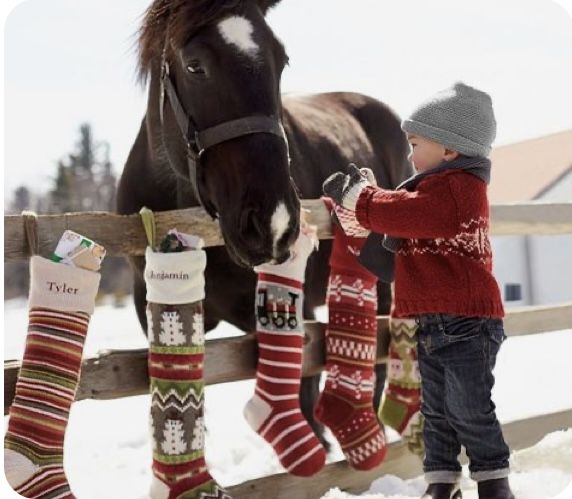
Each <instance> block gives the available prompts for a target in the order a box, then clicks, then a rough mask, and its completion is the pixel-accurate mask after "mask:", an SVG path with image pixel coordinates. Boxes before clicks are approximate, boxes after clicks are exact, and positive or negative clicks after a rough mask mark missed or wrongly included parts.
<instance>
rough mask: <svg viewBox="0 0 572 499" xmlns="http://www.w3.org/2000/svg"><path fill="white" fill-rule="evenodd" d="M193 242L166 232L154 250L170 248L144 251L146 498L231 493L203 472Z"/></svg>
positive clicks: (221, 497) (200, 270)
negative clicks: (149, 462) (149, 479)
mask: <svg viewBox="0 0 572 499" xmlns="http://www.w3.org/2000/svg"><path fill="white" fill-rule="evenodd" d="M197 243H198V240H197V239H196V238H189V237H188V236H185V235H182V234H179V233H177V232H175V231H172V232H170V233H169V235H168V236H167V238H166V239H165V240H164V241H163V243H162V244H161V249H162V250H163V251H175V252H167V253H163V252H154V251H153V250H152V249H151V248H150V247H148V248H147V251H146V254H145V258H146V267H145V282H146V284H147V302H148V304H147V332H148V337H149V379H150V385H151V396H152V402H151V417H150V425H151V438H152V446H153V483H152V485H151V494H150V495H151V498H152V499H176V498H183V497H184V498H185V499H211V498H213V499H214V498H217V499H230V496H229V495H228V494H227V493H226V492H225V491H224V490H223V489H222V488H221V487H220V486H219V485H218V484H217V483H216V482H215V481H214V479H213V478H212V476H211V475H210V473H209V472H208V469H207V464H206V461H205V455H204V444H205V438H204V435H205V422H204V394H205V381H204V357H205V339H204V336H205V333H204V316H203V306H202V300H203V299H204V296H205V292H204V270H205V266H206V254H205V252H204V251H203V250H201V249H198V247H197ZM185 244H191V245H193V246H194V247H195V249H191V248H189V247H185Z"/></svg>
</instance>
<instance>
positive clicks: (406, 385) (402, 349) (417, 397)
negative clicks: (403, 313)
mask: <svg viewBox="0 0 572 499" xmlns="http://www.w3.org/2000/svg"><path fill="white" fill-rule="evenodd" d="M416 330H417V325H416V324H415V321H414V320H413V319H399V318H396V317H393V316H392V317H390V321H389V333H390V339H389V354H388V364H387V381H386V384H385V388H384V392H383V397H382V399H381V403H380V405H379V409H378V416H379V419H380V420H381V421H382V422H383V423H384V424H386V425H388V426H391V427H392V428H393V429H394V430H396V431H397V432H399V433H400V434H401V437H402V438H403V440H404V441H405V442H406V443H407V446H408V448H409V450H410V451H411V452H413V453H414V454H417V455H419V456H422V455H423V453H424V446H423V416H422V415H421V377H420V374H419V364H418V363H417V340H416V339H415V332H416Z"/></svg>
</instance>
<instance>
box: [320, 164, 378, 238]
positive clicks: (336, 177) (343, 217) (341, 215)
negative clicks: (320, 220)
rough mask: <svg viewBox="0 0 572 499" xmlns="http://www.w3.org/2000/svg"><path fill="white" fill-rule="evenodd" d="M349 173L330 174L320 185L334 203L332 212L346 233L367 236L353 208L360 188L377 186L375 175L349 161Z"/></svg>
mask: <svg viewBox="0 0 572 499" xmlns="http://www.w3.org/2000/svg"><path fill="white" fill-rule="evenodd" d="M348 171H349V174H344V173H342V172H337V173H334V174H333V175H330V176H329V177H328V178H327V179H326V180H325V182H324V183H323V185H322V189H323V191H324V194H325V195H326V196H329V197H330V198H331V199H332V200H333V201H334V203H335V206H334V210H333V211H334V213H335V215H336V218H337V219H338V221H339V223H340V225H341V226H342V229H343V230H344V232H345V233H346V235H348V236H350V237H367V236H368V235H369V232H370V231H369V230H368V229H365V228H364V227H362V226H361V225H360V224H359V222H358V221H357V219H356V215H355V208H356V203H357V200H358V198H359V196H360V194H361V192H362V190H363V189H364V188H365V187H367V186H369V185H373V186H377V182H376V180H375V176H374V174H373V172H372V171H371V170H370V169H369V168H361V169H358V167H357V166H356V165H354V164H353V163H350V165H349V166H348Z"/></svg>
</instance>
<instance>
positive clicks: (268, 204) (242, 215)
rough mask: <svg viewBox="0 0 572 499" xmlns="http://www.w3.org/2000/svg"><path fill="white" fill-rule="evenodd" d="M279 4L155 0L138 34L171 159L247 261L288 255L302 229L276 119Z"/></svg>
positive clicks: (281, 57)
mask: <svg viewBox="0 0 572 499" xmlns="http://www.w3.org/2000/svg"><path fill="white" fill-rule="evenodd" d="M275 3H277V1H264V0H232V1H229V0H226V1H223V0H155V1H154V2H153V4H152V5H151V7H150V8H149V10H148V12H147V14H146V17H145V20H144V24H143V28H142V31H141V38H140V49H141V68H142V71H143V72H144V73H148V72H151V74H152V75H154V74H155V75H158V74H159V73H162V74H163V76H162V77H161V81H162V84H161V85H160V86H161V90H162V92H159V93H158V94H157V93H156V95H157V100H158V101H160V102H161V107H162V112H161V115H162V117H161V127H162V135H163V142H164V145H165V149H166V152H167V155H168V157H169V163H170V165H171V167H172V168H173V169H174V170H175V172H176V173H177V174H178V175H179V176H181V177H185V178H187V179H188V178H191V181H192V177H193V176H195V182H194V184H195V192H196V197H197V198H198V200H199V201H202V203H203V205H204V206H205V208H206V209H207V210H208V211H209V212H210V213H211V214H215V213H216V214H218V216H219V220H220V226H221V230H222V233H223V236H224V239H225V243H226V245H227V248H228V250H229V253H230V254H231V255H232V256H233V257H234V259H235V260H236V261H238V262H239V263H242V264H244V265H256V264H260V263H262V262H265V261H275V262H282V261H284V260H285V259H286V258H287V257H288V255H289V249H288V248H289V247H290V246H291V244H292V243H293V242H294V240H295V239H296V237H297V235H298V231H299V212H300V202H299V199H298V197H297V195H296V191H295V188H294V185H293V183H292V180H291V178H290V172H289V158H288V144H287V142H286V138H285V136H284V134H283V130H282V127H281V124H280V123H281V115H282V108H281V99H280V77H281V73H282V70H283V68H284V66H285V64H286V63H287V56H286V53H285V51H284V47H283V46H282V44H281V43H280V42H279V41H278V40H277V38H276V37H275V36H274V34H273V33H272V30H271V29H270V27H269V26H268V24H267V23H266V21H265V14H266V11H267V9H268V8H269V6H270V5H272V4H275ZM166 73H167V74H166ZM152 83H153V82H152ZM161 94H163V95H161ZM150 96H151V98H153V91H151V93H150ZM177 100H178V101H179V103H180V106H179V105H178V104H177V102H176V101H177ZM150 104H152V103H150ZM157 105H159V102H157ZM150 108H151V105H150ZM177 108H179V109H177ZM195 132H198V135H197V133H195ZM197 137H198V139H199V140H198V141H197V142H198V143H194V142H195V139H196V138H197ZM186 142H190V149H187V145H186ZM188 152H190V153H191V158H192V161H191V162H190V163H188V162H187V153H188ZM189 166H190V168H189ZM193 168H194V169H193ZM189 170H190V171H191V173H190V175H189Z"/></svg>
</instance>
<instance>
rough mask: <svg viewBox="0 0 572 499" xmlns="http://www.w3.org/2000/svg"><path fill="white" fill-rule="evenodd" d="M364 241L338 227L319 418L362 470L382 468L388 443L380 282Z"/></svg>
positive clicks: (331, 272)
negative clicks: (380, 402)
mask: <svg viewBox="0 0 572 499" xmlns="http://www.w3.org/2000/svg"><path fill="white" fill-rule="evenodd" d="M363 242H364V238H363V237H348V236H346V235H345V234H344V232H343V231H342V230H341V229H340V228H339V227H337V226H335V227H334V243H333V248H332V255H331V257H330V267H331V271H330V279H329V285H328V309H329V324H328V328H327V330H326V370H327V373H328V376H327V379H326V386H325V389H324V391H323V393H322V394H321V396H320V399H319V401H318V404H317V406H316V409H315V416H316V418H317V419H318V420H319V421H321V422H322V423H323V424H324V425H326V426H327V427H328V428H330V430H331V431H332V432H333V434H334V436H335V437H336V439H337V440H338V442H339V443H340V446H341V447H342V450H343V452H344V455H345V456H346V459H347V461H348V463H349V464H350V465H351V466H352V467H353V468H355V469H358V470H369V469H372V468H374V467H376V466H377V465H379V464H380V463H381V462H382V461H383V459H384V457H385V454H386V441H385V435H384V431H383V428H382V427H380V424H379V422H378V419H377V416H376V413H375V410H374V407H373V390H374V387H375V373H374V365H375V359H376V347H377V320H376V311H377V278H376V277H375V276H374V275H373V274H371V273H369V272H368V271H367V270H366V269H365V268H364V267H362V266H361V265H360V264H359V262H358V261H357V258H356V254H357V253H358V252H359V250H360V248H361V246H362V244H363Z"/></svg>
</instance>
